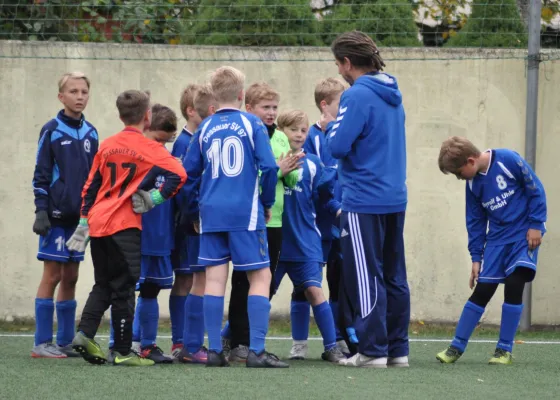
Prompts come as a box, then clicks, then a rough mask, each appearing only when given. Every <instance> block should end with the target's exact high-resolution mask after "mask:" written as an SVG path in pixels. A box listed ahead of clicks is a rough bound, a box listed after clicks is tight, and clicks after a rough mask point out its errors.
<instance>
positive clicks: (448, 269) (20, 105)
mask: <svg viewBox="0 0 560 400" xmlns="http://www.w3.org/2000/svg"><path fill="white" fill-rule="evenodd" d="M0 55H1V56H2V58H0V72H1V74H0V99H1V104H2V120H3V129H2V131H3V132H2V135H0V155H1V156H0V166H1V171H2V174H1V175H0V179H1V184H0V199H1V200H0V318H7V319H10V318H12V317H29V316H33V312H34V306H33V299H34V297H35V292H36V289H37V285H38V284H39V281H40V278H41V271H42V266H41V263H39V262H38V261H37V260H36V258H35V255H36V250H37V237H36V236H35V235H34V234H33V232H32V229H31V227H32V224H33V218H34V214H33V210H34V208H33V194H32V190H31V178H32V174H33V166H34V157H35V151H36V147H37V139H38V133H39V129H40V127H41V126H42V125H43V124H44V123H45V122H46V121H47V120H48V119H50V118H52V116H53V115H54V114H55V113H56V112H57V111H58V110H59V109H60V104H59V103H58V101H57V99H56V94H57V88H56V82H57V80H58V78H59V76H60V75H61V74H62V73H64V72H66V71H71V70H80V71H83V72H85V73H86V74H88V75H89V76H90V78H91V81H92V88H91V97H90V102H89V106H88V108H87V110H86V116H87V117H88V119H89V120H90V121H91V122H92V123H93V124H95V125H96V126H97V128H98V130H99V132H100V134H101V138H106V137H108V136H110V135H111V134H113V133H115V132H117V131H118V130H119V129H120V123H119V120H118V118H117V111H116V109H115V106H114V104H115V99H116V96H117V95H118V93H119V92H121V91H123V90H125V89H132V88H139V89H150V90H151V92H152V96H153V98H154V100H155V101H158V102H161V103H163V104H167V105H170V106H172V107H173V108H175V110H176V111H177V112H179V110H178V102H179V95H180V91H181V89H182V88H183V87H184V86H185V85H186V84H187V83H189V82H203V81H204V80H205V78H206V76H207V74H208V72H209V71H211V70H212V69H214V68H216V67H218V66H220V65H224V64H229V65H233V66H235V67H237V68H240V69H241V70H243V71H244V72H245V73H246V75H247V80H248V83H251V82H254V81H257V80H266V81H268V82H269V83H270V84H271V85H272V86H274V87H276V88H277V89H278V90H279V91H280V93H281V97H282V99H281V104H280V106H281V107H280V108H281V109H285V108H292V107H298V108H302V109H304V110H305V111H307V112H308V113H309V115H310V117H311V120H313V119H316V118H318V112H317V110H316V109H315V107H314V100H313V88H314V83H315V82H316V81H317V80H319V79H320V78H323V77H327V76H336V75H337V69H336V66H335V65H334V62H332V59H331V55H330V53H329V51H328V49H266V50H262V51H259V50H247V49H237V50H236V49H224V48H173V47H150V46H142V47H138V46H120V45H91V46H89V45H75V44H68V45H65V44H52V43H49V44H46V43H43V44H33V43H17V42H0ZM383 55H384V57H386V59H387V71H388V72H390V73H392V74H394V75H396V77H397V78H398V80H399V84H400V87H401V89H402V92H403V96H404V104H405V108H406V112H407V138H408V139H407V140H408V185H409V193H410V199H409V208H408V214H407V223H406V238H405V240H406V251H407V254H406V256H407V261H408V271H409V281H410V285H411V291H412V317H413V319H418V320H425V321H455V320H456V319H457V318H458V315H459V313H460V311H461V308H462V306H463V304H464V302H465V300H466V299H467V297H468V296H469V293H470V290H469V289H468V278H469V274H470V267H471V263H470V259H469V255H468V252H467V247H466V244H467V242H466V241H467V235H466V231H465V221H464V183H463V182H459V181H457V180H456V179H454V177H450V176H444V175H442V174H441V173H440V172H439V170H438V168H437V155H438V151H439V146H440V144H441V141H442V140H444V139H445V138H447V137H448V136H450V135H464V136H467V137H469V138H470V139H472V140H473V141H474V142H475V143H477V144H478V145H479V146H480V147H481V148H488V147H508V148H512V149H515V150H517V151H519V152H520V153H521V154H523V151H524V130H525V94H526V83H525V61H524V60H523V56H524V53H523V52H512V51H509V50H508V51H506V52H504V53H500V52H497V51H481V50H474V51H468V52H467V51H462V52H457V51H450V50H447V51H442V50H435V49H417V50H406V52H405V50H394V51H393V50H390V49H386V50H385V51H384V52H383ZM64 56H68V57H71V58H76V59H63V58H57V57H64ZM126 57H131V58H136V60H129V61H125V60H118V59H117V60H110V59H108V58H126ZM500 57H502V58H500ZM503 57H507V58H503ZM139 58H143V59H144V60H140V59H139ZM170 58H177V59H181V61H165V60H169V59H170ZM228 58H232V59H237V60H239V59H244V60H247V59H256V60H274V61H233V62H227V61H199V60H219V59H222V60H223V59H228ZM462 58H465V59H462ZM160 60H161V61H160ZM189 60H190V61H189ZM303 60H307V61H303ZM558 88H560V62H558V61H551V62H546V63H545V64H544V65H543V68H542V74H541V85H540V102H539V104H540V107H539V138H538V150H537V160H538V161H537V172H538V174H539V176H540V177H541V178H542V180H543V182H544V185H545V187H546V189H547V195H548V207H549V222H548V234H547V235H546V237H545V244H544V245H543V247H542V251H541V253H540V260H539V273H538V274H537V279H536V281H535V283H534V288H533V323H534V324H560V309H559V308H558V306H557V305H558V304H559V303H560V290H559V289H560V287H559V286H560V268H558V266H559V265H560V255H559V254H558V253H557V252H555V251H554V250H553V249H554V248H555V245H556V243H558V241H559V239H560V228H559V226H560V187H559V184H558V183H557V177H558V176H559V175H560V164H559V163H558V161H557V155H556V151H557V150H556V149H558V148H560V93H559V90H558ZM92 281H93V273H92V264H91V260H90V259H89V256H88V259H87V261H86V262H85V263H83V265H82V268H81V276H80V280H79V282H78V302H79V308H80V309H79V311H80V310H81V307H82V306H83V304H84V302H85V299H86V297H87V294H88V293H89V290H90V288H91V286H92ZM289 294H290V285H289V283H288V282H285V283H284V284H283V286H282V288H281V291H280V295H279V296H277V297H276V298H275V299H274V300H273V311H274V312H275V313H279V314H284V315H286V314H287V313H288V310H289V300H290V297H289ZM501 299H502V294H501V291H500V293H499V294H498V296H497V298H496V299H495V300H494V301H493V302H492V303H491V305H490V306H489V307H488V311H487V313H486V315H485V317H484V319H485V320H486V321H488V322H492V323H496V322H498V321H499V318H500V313H501ZM164 302H166V297H164V298H163V299H162V304H165V303H164ZM161 312H162V314H163V316H165V315H167V307H166V306H163V307H161Z"/></svg>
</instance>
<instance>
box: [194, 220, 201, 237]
mask: <svg viewBox="0 0 560 400" xmlns="http://www.w3.org/2000/svg"><path fill="white" fill-rule="evenodd" d="M193 229H194V231H195V232H196V233H198V234H199V235H200V221H196V222H193Z"/></svg>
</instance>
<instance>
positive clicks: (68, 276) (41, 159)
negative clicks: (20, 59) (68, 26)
mask: <svg viewBox="0 0 560 400" xmlns="http://www.w3.org/2000/svg"><path fill="white" fill-rule="evenodd" d="M89 88H90V82H89V79H88V78H87V77H86V76H85V75H84V74H83V73H81V72H71V73H67V74H64V75H63V76H62V78H61V79H60V80H59V82H58V99H59V100H60V102H61V103H62V104H63V105H64V109H63V110H61V111H60V112H59V113H58V115H57V116H56V118H54V119H52V120H50V121H49V122H48V123H47V124H45V125H44V126H43V128H42V129H41V133H40V135H39V149H38V150H37V162H36V165H35V172H34V174H33V193H34V195H35V208H36V211H35V223H34V224H33V232H35V233H36V234H37V235H39V236H40V239H39V251H38V253H37V259H39V260H40V261H43V265H44V266H43V277H42V279H41V283H40V284H39V289H38V290H37V297H36V299H35V328H36V330H35V347H34V348H33V351H32V353H31V356H32V357H34V358H66V357H68V356H70V357H77V356H78V354H77V353H76V352H74V351H73V350H72V347H71V346H70V343H71V342H72V338H73V337H74V331H75V329H74V325H75V320H76V300H75V291H76V282H77V280H78V267H79V263H80V261H83V260H84V253H83V252H75V251H71V250H69V249H68V248H66V247H65V242H66V240H68V239H69V238H70V236H71V235H72V233H74V230H75V229H76V226H77V225H78V221H79V219H80V203H81V191H82V188H83V186H84V183H85V182H86V180H87V177H88V174H89V171H90V169H91V166H92V164H93V158H94V156H95V154H96V153H97V149H98V147H99V139H98V135H97V131H96V129H95V128H94V127H93V125H91V124H90V123H89V122H87V121H86V120H85V118H84V115H83V111H84V109H85V108H86V106H87V103H88V100H89ZM58 283H60V286H59V288H58V296H57V299H56V314H57V320H58V330H57V334H56V342H57V345H56V346H55V345H53V344H52V336H53V334H52V331H53V313H54V308H55V305H54V302H53V296H54V291H55V290H56V287H57V286H58Z"/></svg>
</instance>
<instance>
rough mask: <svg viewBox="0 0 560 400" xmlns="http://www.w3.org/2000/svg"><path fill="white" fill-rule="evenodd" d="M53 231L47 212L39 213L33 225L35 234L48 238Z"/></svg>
mask: <svg viewBox="0 0 560 400" xmlns="http://www.w3.org/2000/svg"><path fill="white" fill-rule="evenodd" d="M50 229H51V221H49V214H47V212H46V211H37V213H36V214H35V222H34V223H33V232H35V233H36V234H37V235H41V236H46V235H47V233H49V230H50Z"/></svg>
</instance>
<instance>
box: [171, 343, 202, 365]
mask: <svg viewBox="0 0 560 400" xmlns="http://www.w3.org/2000/svg"><path fill="white" fill-rule="evenodd" d="M175 358H177V360H179V362H182V363H183V364H206V361H208V350H207V349H206V347H204V346H202V347H201V348H200V349H198V350H197V351H196V352H194V353H189V350H187V348H186V347H183V348H182V349H181V351H180V352H179V353H178V354H177V357H175Z"/></svg>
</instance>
